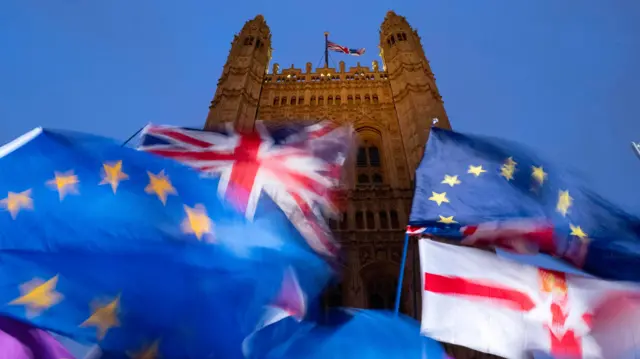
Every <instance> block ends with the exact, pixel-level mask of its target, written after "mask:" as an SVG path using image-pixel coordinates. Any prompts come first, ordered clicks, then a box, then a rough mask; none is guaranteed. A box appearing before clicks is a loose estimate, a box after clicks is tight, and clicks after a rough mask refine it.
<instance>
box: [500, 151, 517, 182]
mask: <svg viewBox="0 0 640 359" xmlns="http://www.w3.org/2000/svg"><path fill="white" fill-rule="evenodd" d="M516 165H517V163H516V162H515V161H514V160H513V158H511V157H509V158H507V160H506V162H505V164H503V165H502V166H501V167H500V176H502V177H504V178H506V179H507V181H511V180H512V179H513V174H514V173H515V172H516Z"/></svg>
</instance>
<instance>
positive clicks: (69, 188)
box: [47, 171, 80, 201]
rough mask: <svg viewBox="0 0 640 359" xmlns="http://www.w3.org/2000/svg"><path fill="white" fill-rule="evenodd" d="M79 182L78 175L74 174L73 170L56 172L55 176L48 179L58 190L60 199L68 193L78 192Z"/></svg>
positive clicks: (49, 183)
mask: <svg viewBox="0 0 640 359" xmlns="http://www.w3.org/2000/svg"><path fill="white" fill-rule="evenodd" d="M78 183H80V181H79V180H78V176H76V175H75V174H73V171H67V172H54V178H53V179H51V180H49V181H47V185H49V186H50V187H52V188H53V189H55V190H56V191H58V195H59V196H60V201H62V200H63V199H64V196H66V195H67V194H78Z"/></svg>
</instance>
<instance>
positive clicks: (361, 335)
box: [247, 309, 447, 359]
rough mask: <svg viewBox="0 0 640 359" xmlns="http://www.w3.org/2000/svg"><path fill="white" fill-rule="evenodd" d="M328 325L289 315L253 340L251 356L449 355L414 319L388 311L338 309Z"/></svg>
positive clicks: (373, 358) (378, 358)
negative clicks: (288, 317) (293, 317)
mask: <svg viewBox="0 0 640 359" xmlns="http://www.w3.org/2000/svg"><path fill="white" fill-rule="evenodd" d="M327 314H328V318H327V320H326V321H325V322H323V323H316V322H310V321H304V322H301V323H298V322H296V321H294V320H293V319H286V320H283V321H280V322H277V323H275V324H272V325H270V326H268V327H266V328H264V329H262V330H261V331H259V332H258V333H256V335H255V337H254V338H252V339H253V340H252V342H251V350H249V351H247V358H248V359H281V358H287V359H316V358H317V359H334V358H335V359H342V358H360V359H393V358H432V359H439V358H443V359H444V358H446V357H447V356H446V354H445V352H444V349H443V348H442V346H441V345H440V344H439V343H438V342H436V341H435V340H433V339H431V338H427V337H424V336H422V335H421V333H420V325H419V323H418V322H416V321H415V320H413V319H411V318H407V317H404V316H397V315H394V314H393V313H391V312H387V311H374V310H358V309H334V310H331V311H329V312H328V313H327Z"/></svg>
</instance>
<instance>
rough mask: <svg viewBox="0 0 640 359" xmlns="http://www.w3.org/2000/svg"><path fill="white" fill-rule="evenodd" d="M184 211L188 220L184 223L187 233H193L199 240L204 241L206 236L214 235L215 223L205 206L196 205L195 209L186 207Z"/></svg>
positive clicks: (183, 226) (183, 228) (183, 227)
mask: <svg viewBox="0 0 640 359" xmlns="http://www.w3.org/2000/svg"><path fill="white" fill-rule="evenodd" d="M184 210H185V212H187V218H185V220H184V221H183V222H182V230H183V231H184V232H185V233H193V234H195V236H196V238H198V239H202V236H203V235H205V234H213V221H212V220H211V218H209V216H208V215H207V210H206V208H204V206H203V205H201V204H196V205H195V206H194V207H193V208H191V207H189V206H186V205H185V206H184Z"/></svg>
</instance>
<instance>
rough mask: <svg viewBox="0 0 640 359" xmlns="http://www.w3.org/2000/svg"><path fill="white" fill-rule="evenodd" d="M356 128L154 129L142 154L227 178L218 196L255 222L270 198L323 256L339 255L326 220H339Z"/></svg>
mask: <svg viewBox="0 0 640 359" xmlns="http://www.w3.org/2000/svg"><path fill="white" fill-rule="evenodd" d="M349 136H351V129H347V128H341V127H336V126H333V125H332V124H330V123H328V122H323V123H318V124H315V125H311V126H302V127H300V126H298V127H294V126H288V127H282V128H279V129H271V130H270V129H268V128H267V127H266V126H265V125H264V124H262V123H257V124H256V129H255V130H254V131H251V132H238V131H236V130H235V129H234V128H233V126H231V125H230V124H227V125H226V126H225V127H222V128H220V129H218V130H216V131H202V130H193V129H185V128H179V127H172V126H158V125H148V126H147V127H146V128H145V129H144V130H143V132H142V140H141V145H140V146H139V147H138V149H139V150H142V151H146V152H150V153H153V154H156V155H159V156H164V157H169V158H172V159H174V160H177V161H180V162H182V163H184V164H186V165H189V166H191V167H194V168H196V169H198V170H200V171H202V172H204V173H207V174H211V175H215V176H220V182H219V183H220V184H219V186H218V194H219V195H220V196H221V197H223V198H225V199H227V200H228V201H229V202H230V203H231V204H233V205H234V206H235V207H236V208H237V209H238V210H239V211H241V212H243V213H245V216H246V218H247V219H249V220H252V219H253V217H254V214H255V210H256V207H257V204H258V201H259V200H260V197H261V196H262V195H263V194H264V195H267V196H268V197H270V198H271V199H272V200H273V201H274V202H275V203H276V204H277V205H278V206H279V207H280V208H281V209H282V210H283V211H284V213H285V214H286V215H287V217H288V218H289V220H290V221H291V222H292V223H293V225H294V226H295V227H296V228H297V229H298V231H300V233H301V234H302V236H303V237H304V238H305V240H306V241H307V243H308V244H309V245H310V246H311V248H313V249H314V250H315V251H316V252H319V253H322V254H324V255H329V256H335V255H336V254H337V250H338V246H337V243H335V242H334V241H333V239H332V237H331V234H330V230H329V228H328V226H327V225H326V222H325V220H324V215H334V214H335V212H336V211H335V205H334V203H333V198H334V196H333V192H334V189H335V188H336V186H337V185H338V183H339V180H340V169H341V167H342V164H343V162H344V160H345V153H346V151H347V149H348V147H347V146H348V144H349V143H350V141H349V140H350V138H349Z"/></svg>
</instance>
